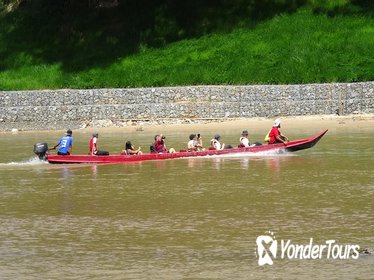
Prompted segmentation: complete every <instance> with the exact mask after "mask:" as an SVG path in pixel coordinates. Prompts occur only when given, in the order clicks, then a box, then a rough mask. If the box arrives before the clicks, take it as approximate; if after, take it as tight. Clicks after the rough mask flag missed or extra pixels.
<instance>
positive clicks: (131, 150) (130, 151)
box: [122, 141, 143, 155]
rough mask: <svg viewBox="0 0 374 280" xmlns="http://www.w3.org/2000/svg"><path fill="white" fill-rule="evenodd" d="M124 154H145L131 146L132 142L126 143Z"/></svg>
mask: <svg viewBox="0 0 374 280" xmlns="http://www.w3.org/2000/svg"><path fill="white" fill-rule="evenodd" d="M122 153H124V154H127V155H141V154H143V153H142V151H141V148H140V147H139V148H138V149H135V148H134V146H133V145H132V144H131V141H127V142H126V146H125V150H123V151H122Z"/></svg>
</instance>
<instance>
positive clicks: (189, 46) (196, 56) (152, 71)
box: [0, 9, 374, 90]
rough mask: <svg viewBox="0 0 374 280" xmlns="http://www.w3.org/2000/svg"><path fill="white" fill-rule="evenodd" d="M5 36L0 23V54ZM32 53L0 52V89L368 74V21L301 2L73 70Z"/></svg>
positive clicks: (337, 78) (334, 78)
mask: <svg viewBox="0 0 374 280" xmlns="http://www.w3.org/2000/svg"><path fill="white" fill-rule="evenodd" d="M6 39H7V38H6V32H5V31H4V30H3V31H1V30H0V54H1V50H2V49H4V46H2V45H1V44H2V43H1V41H2V40H6ZM98 51H100V52H105V49H100V50H98ZM8 53H9V52H8ZM32 53H33V54H28V53H27V52H15V53H11V56H8V57H7V58H6V59H7V63H6V64H4V66H3V67H2V68H0V71H1V72H0V89H1V90H22V89H46V88H48V89H55V88H102V87H110V88H112V87H150V86H178V85H221V84H235V85H236V84H239V85H248V84H295V83H324V82H357V81H372V80H374V21H373V18H372V17H371V16H370V15H337V16H332V17H330V16H327V15H325V14H314V13H312V12H311V11H310V10H308V9H301V10H299V11H298V12H296V13H294V14H284V15H279V16H275V17H273V18H271V19H269V20H267V21H263V22H262V23H261V24H258V25H256V26H255V27H252V28H249V27H248V28H244V27H241V28H236V29H234V30H232V31H231V32H226V33H213V34H210V35H205V36H202V37H200V38H194V39H184V40H181V41H177V42H175V43H169V44H166V45H165V46H164V47H162V48H151V47H146V46H142V45H141V46H140V47H139V48H138V51H137V52H133V53H131V54H125V55H123V56H118V57H117V58H116V59H114V60H113V61H111V62H110V63H106V64H103V65H100V64H98V65H92V66H90V67H89V68H83V69H76V70H74V69H73V70H72V69H66V68H65V67H64V66H63V65H62V64H61V63H60V62H54V61H51V62H46V61H45V60H42V59H40V58H39V57H38V56H37V55H34V53H35V50H33V52H32ZM92 59H93V60H94V59H95V56H93V57H92ZM0 65H1V62H0Z"/></svg>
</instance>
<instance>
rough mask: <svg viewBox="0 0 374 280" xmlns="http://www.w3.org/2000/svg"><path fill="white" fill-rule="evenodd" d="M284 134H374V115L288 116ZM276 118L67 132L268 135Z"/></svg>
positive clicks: (135, 124)
mask: <svg viewBox="0 0 374 280" xmlns="http://www.w3.org/2000/svg"><path fill="white" fill-rule="evenodd" d="M281 119H282V126H283V127H282V128H283V131H295V130H298V131H304V130H306V131H308V130H320V129H321V130H322V129H329V130H330V131H334V130H339V129H346V130H360V131H362V132H374V114H352V115H347V116H337V115H314V116H287V117H282V118H281ZM273 120H274V119H273V118H236V119H177V120H175V119H173V120H171V119H164V120H158V121H142V120H141V121H135V120H134V121H129V122H126V123H112V122H110V121H107V122H97V123H94V124H93V125H92V126H84V125H83V126H80V127H74V126H72V125H71V124H70V125H69V124H66V128H72V129H73V130H74V131H80V132H82V133H90V132H93V131H100V132H102V133H114V132H118V131H122V132H124V133H137V132H139V133H141V132H150V133H151V132H152V133H161V132H162V133H168V134H171V133H172V132H188V131H191V132H194V131H195V132H196V131H212V130H214V131H225V130H238V131H241V130H243V129H248V130H249V131H252V132H253V131H255V132H256V133H260V134H263V133H266V132H267V130H268V129H269V128H270V127H271V125H272V123H273ZM65 130H66V129H64V130H62V129H59V130H54V129H50V130H42V131H43V132H45V133H48V132H52V131H53V132H58V131H60V132H61V133H63V132H64V131H65ZM23 132H30V133H32V132H40V131H35V130H34V129H33V130H18V129H14V128H13V130H12V128H9V129H8V130H6V131H2V133H23Z"/></svg>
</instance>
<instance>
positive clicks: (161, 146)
mask: <svg viewBox="0 0 374 280" xmlns="http://www.w3.org/2000/svg"><path fill="white" fill-rule="evenodd" d="M151 147H153V149H152V148H151V152H153V153H175V149H174V148H170V149H169V150H167V148H166V144H165V136H163V135H162V134H159V135H156V136H155V142H154V143H153V145H152V146H151Z"/></svg>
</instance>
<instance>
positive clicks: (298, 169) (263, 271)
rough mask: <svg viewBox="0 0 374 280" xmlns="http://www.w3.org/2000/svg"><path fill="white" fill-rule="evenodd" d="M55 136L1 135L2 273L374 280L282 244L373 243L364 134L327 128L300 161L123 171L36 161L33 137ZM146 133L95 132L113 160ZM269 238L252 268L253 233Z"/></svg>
mask: <svg viewBox="0 0 374 280" xmlns="http://www.w3.org/2000/svg"><path fill="white" fill-rule="evenodd" d="M200 132H201V133H202V135H203V137H204V135H209V136H210V135H214V133H215V131H209V130H206V131H200ZM236 132H237V131H234V130H230V129H227V130H225V131H222V138H223V139H222V140H223V142H225V143H227V144H237V143H236V142H237V138H238V136H237V135H236ZM317 132H319V131H308V130H306V129H305V130H298V131H294V132H293V133H288V134H290V135H288V136H290V137H291V138H293V139H296V138H306V137H309V136H311V135H313V134H315V133H317ZM169 134H171V133H169ZM188 134H189V132H188V131H185V132H184V131H179V132H177V133H173V134H172V135H167V140H168V143H170V144H169V146H170V147H172V146H174V147H176V148H177V149H180V148H182V144H181V143H187V140H188V139H186V138H187V137H186V135H188ZM60 136H61V134H60V133H57V132H38V133H36V132H30V133H25V132H23V133H18V134H1V135H0V147H1V154H2V158H1V163H0V193H1V195H0V279H311V278H313V279H373V278H374V257H373V256H365V255H361V254H360V256H359V258H358V259H353V257H352V255H349V257H348V258H347V259H332V258H331V257H330V258H329V259H327V257H326V255H324V256H322V258H321V259H315V260H311V259H288V258H284V259H281V258H280V248H279V247H280V243H281V240H285V241H287V240H291V243H293V244H303V245H307V244H309V242H310V238H313V244H317V245H321V244H326V241H327V240H335V242H336V244H343V245H346V244H356V245H359V246H360V248H367V247H374V172H373V171H374V160H373V158H374V141H373V139H374V131H373V130H372V129H368V130H365V131H362V130H360V129H354V128H352V129H351V130H347V129H345V130H332V131H329V132H328V133H327V134H326V135H325V137H324V138H323V139H322V140H321V141H320V142H319V143H318V144H317V145H316V146H315V147H314V148H312V149H309V150H305V151H301V152H298V153H295V154H282V155H276V154H263V155H259V156H258V155H256V156H248V155H247V156H244V157H243V156H241V157H213V158H189V159H176V160H166V161H152V162H140V163H128V164H118V165H50V164H45V163H41V162H39V161H38V160H36V159H33V154H32V148H33V147H32V146H33V144H34V143H36V142H40V141H47V142H48V143H49V145H50V146H53V145H54V143H55V142H56V140H57V139H58V138H59V137H60ZM73 136H74V141H75V143H74V152H75V153H85V154H86V153H87V143H88V141H89V138H90V134H89V133H88V132H86V131H77V132H74V134H73ZM152 137H153V134H152V133H148V132H146V131H144V132H136V131H134V132H132V133H130V134H126V133H124V132H121V131H120V130H118V131H114V132H110V133H109V132H108V133H105V135H100V138H99V146H101V148H102V149H105V150H109V151H110V152H111V153H115V152H118V151H120V150H121V148H122V146H123V145H124V141H125V140H127V139H131V140H133V142H134V144H135V146H137V145H138V143H141V146H142V148H143V150H147V149H148V147H149V143H150V142H151V139H152ZM209 138H210V137H208V136H207V137H205V138H204V139H205V142H206V143H208V141H207V140H209ZM253 138H254V139H256V140H258V139H262V138H263V136H262V135H253ZM267 231H272V232H274V235H275V239H276V240H277V242H278V255H277V258H273V261H274V264H273V265H264V266H259V265H258V258H257V256H256V252H257V246H256V238H257V236H259V235H264V234H267V233H266V232H267Z"/></svg>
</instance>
